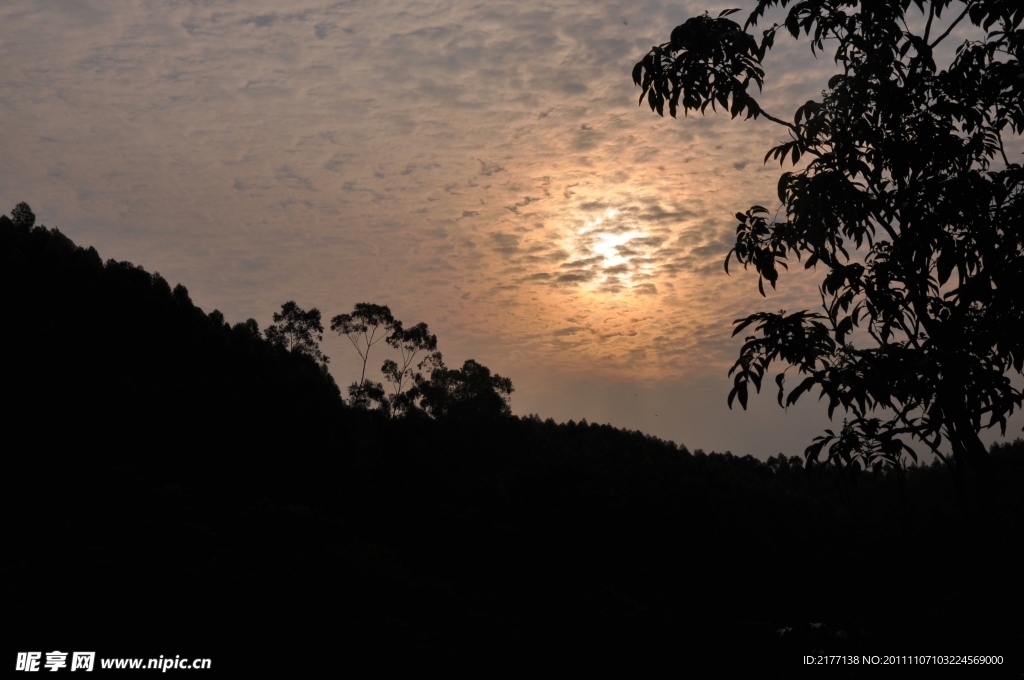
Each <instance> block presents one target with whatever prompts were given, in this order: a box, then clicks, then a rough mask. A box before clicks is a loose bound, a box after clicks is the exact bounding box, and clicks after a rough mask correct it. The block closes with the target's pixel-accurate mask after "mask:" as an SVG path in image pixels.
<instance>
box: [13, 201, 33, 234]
mask: <svg viewBox="0 0 1024 680" xmlns="http://www.w3.org/2000/svg"><path fill="white" fill-rule="evenodd" d="M11 218H12V220H13V222H14V226H16V227H17V228H18V229H21V230H22V231H28V230H29V229H31V228H32V226H33V225H34V224H35V223H36V215H35V213H34V212H32V208H30V207H28V203H25V202H21V203H19V204H18V205H16V206H14V210H12V211H11Z"/></svg>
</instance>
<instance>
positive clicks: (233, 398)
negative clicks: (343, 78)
mask: <svg viewBox="0 0 1024 680" xmlns="http://www.w3.org/2000/svg"><path fill="white" fill-rule="evenodd" d="M15 217H16V220H14V221H12V220H11V219H9V218H7V217H2V218H0V263H2V267H0V277H2V286H0V296H2V303H3V305H2V309H3V310H4V315H5V318H6V319H7V322H6V332H4V333H3V337H4V344H5V346H6V347H7V351H6V352H5V354H6V356H7V357H8V360H7V365H6V368H5V375H6V378H5V381H4V385H5V387H6V391H7V393H8V398H7V400H6V405H5V406H4V407H3V408H4V411H5V419H4V420H5V423H6V428H7V431H8V436H7V441H8V445H7V446H6V447H5V448H6V454H5V474H4V476H3V489H2V492H3V499H4V501H3V502H4V506H5V507H4V510H5V512H4V513H3V519H2V520H0V521H2V522H3V528H4V534H3V537H4V542H5V545H6V546H7V550H6V558H5V559H4V561H3V580H2V586H0V607H2V609H3V611H4V612H5V613H6V618H7V619H8V620H9V621H11V622H15V625H16V628H15V630H14V633H13V634H12V635H10V636H9V640H8V646H9V651H11V652H12V654H11V655H12V656H13V651H26V650H38V651H50V650H52V649H60V650H64V651H69V650H96V651H97V653H98V654H99V655H100V656H106V657H114V656H126V657H143V656H147V655H150V654H152V655H154V656H156V655H161V654H163V655H168V654H170V655H175V654H180V655H181V656H189V657H209V658H212V660H213V669H214V670H215V671H217V670H219V671H220V672H221V673H224V674H227V675H237V674H238V673H239V672H242V670H240V669H258V668H267V667H271V668H274V667H277V668H280V669H288V670H289V671H290V672H295V671H296V670H299V671H302V670H313V669H328V668H329V669H341V670H344V669H351V670H359V669H365V668H367V667H368V666H367V665H368V664H369V667H370V668H373V669H376V670H375V671H374V672H377V673H381V674H385V673H388V672H391V671H395V670H400V669H427V668H437V669H443V670H447V671H449V672H454V673H458V674H468V673H470V672H473V673H474V674H476V673H480V672H481V671H482V672H483V673H485V674H491V673H493V672H496V671H497V672H501V671H504V670H506V669H511V668H515V667H520V666H522V667H524V668H536V667H537V666H538V664H541V663H544V664H546V665H547V666H555V667H559V668H564V669H575V670H583V669H588V668H596V669H608V668H611V667H613V666H611V665H610V664H618V663H621V664H625V665H628V666H630V667H632V668H633V669H634V670H639V669H642V668H645V667H648V668H652V669H653V668H655V667H657V665H659V664H665V663H667V664H670V665H669V666H667V667H668V668H674V669H678V670H680V671H682V672H686V671H691V670H693V671H697V672H698V674H700V671H699V668H701V667H705V668H707V669H708V670H709V671H710V672H709V673H708V675H711V674H714V675H718V674H720V673H722V672H726V673H729V672H731V670H730V669H733V670H734V669H737V668H738V669H740V670H741V672H742V673H743V677H782V676H783V675H786V674H788V675H787V677H797V676H800V677H802V675H803V674H807V676H808V677H812V676H813V677H823V676H825V675H828V674H829V673H837V674H838V677H861V675H856V674H849V675H843V673H850V672H851V669H850V668H820V667H806V666H804V665H803V661H802V659H803V655H805V654H811V653H813V652H815V651H817V652H819V653H820V652H821V651H825V652H827V653H830V654H901V655H910V654H990V655H991V654H1001V655H1003V656H1004V657H1005V658H1006V663H1007V664H1010V663H1019V662H1020V654H1019V650H1021V649H1024V637H1022V632H1024V627H1022V624H1021V622H1020V619H1019V617H1016V618H1015V619H1014V620H1012V621H1004V619H1005V615H1007V614H1013V613H1014V612H1019V611H1020V605H1021V604H1022V600H1021V585H1020V578H1019V574H1018V573H1017V570H1018V567H1019V564H1020V559H1021V557H1022V548H1021V546H1022V545H1024V540H1022V526H1024V525H1022V522H1021V520H1022V515H1024V512H1022V506H1021V490H1022V489H1024V486H1022V481H1024V474H1022V466H1021V462H1022V461H1024V442H1021V441H1019V440H1018V442H1017V443H1015V444H1013V445H1008V446H1005V447H1002V448H1000V449H998V451H995V452H996V453H997V454H998V455H997V459H998V460H999V461H1001V462H1002V463H1003V464H1004V466H1003V467H1004V472H1003V474H1002V475H1001V476H1000V481H1001V483H1002V485H1003V486H1002V487H1001V488H1000V489H999V493H998V495H997V497H995V498H993V499H989V502H988V503H987V504H985V506H984V507H985V512H986V513H987V514H986V515H985V516H984V517H983V518H981V519H979V516H978V514H977V513H976V512H974V511H973V510H972V509H970V508H968V509H966V510H965V509H962V508H958V507H957V505H956V502H955V500H954V493H953V491H952V485H951V483H950V480H949V475H948V474H947V473H946V471H945V470H943V469H941V468H940V467H937V466H921V467H912V468H909V469H908V470H907V471H906V477H905V490H904V491H903V492H901V491H900V483H899V476H898V475H897V474H896V473H895V472H894V471H893V470H888V469H884V468H879V469H876V470H867V471H861V470H859V469H856V468H847V469H846V470H839V469H837V468H831V467H824V466H813V467H811V468H809V469H808V468H805V466H804V465H803V460H802V458H801V457H799V456H795V455H793V456H783V455H779V456H777V457H775V456H773V457H772V458H770V459H769V460H768V461H767V462H762V461H759V460H757V459H755V458H753V457H750V456H745V457H737V456H733V455H731V454H729V453H725V454H717V453H709V454H705V453H704V452H702V451H699V450H698V451H695V452H691V451H689V450H687V449H686V447H684V446H678V445H676V444H674V443H671V442H665V441H662V440H659V439H657V438H654V437H650V436H646V435H644V434H642V433H640V432H632V431H627V430H621V429H616V428H614V427H611V426H608V425H595V424H588V423H586V422H585V421H583V422H580V423H574V422H572V421H570V422H568V423H563V424H557V423H555V422H554V421H553V420H550V419H548V420H542V419H540V418H539V417H537V416H530V417H525V418H521V417H515V416H511V415H507V414H504V413H480V414H477V415H470V416H464V417H460V418H454V417H442V416H439V415H436V414H435V415H432V414H430V413H427V412H423V411H410V412H409V413H408V414H406V415H404V416H402V417H391V416H389V415H388V414H387V413H385V412H383V411H381V410H371V409H367V408H360V407H353V406H351V405H349V404H347V403H346V401H345V400H344V399H343V398H342V396H341V392H340V390H339V388H338V386H337V385H336V384H335V383H334V381H333V379H332V378H331V376H330V374H329V373H327V372H326V370H324V368H323V367H322V365H320V364H318V363H317V361H315V360H314V359H313V358H311V357H310V356H309V355H308V354H306V353H303V352H301V351H299V350H297V349H291V350H289V349H286V348H285V347H284V346H282V345H281V344H280V343H277V344H275V343H272V342H270V341H268V340H267V339H266V338H265V337H264V335H263V334H262V333H261V332H260V329H259V327H258V325H257V324H256V322H255V321H252V320H250V321H247V322H243V323H236V324H235V325H231V324H229V323H228V322H227V321H225V319H224V316H223V314H221V313H220V312H217V311H213V312H211V313H209V314H207V313H205V312H204V311H203V310H202V309H200V308H199V307H197V306H196V305H195V304H194V303H193V301H192V300H191V299H190V297H189V294H188V291H187V290H186V289H185V288H184V287H183V286H181V285H178V286H176V287H174V288H172V287H171V285H170V284H169V283H168V282H167V281H166V280H164V279H163V278H162V277H160V276H159V275H158V274H150V273H148V272H146V271H145V270H144V269H142V268H141V267H138V266H135V265H132V264H131V263H127V262H117V261H115V260H108V261H106V262H103V260H102V259H101V258H100V256H99V254H98V253H97V252H96V250H95V249H93V248H88V249H84V248H81V247H78V246H76V245H75V244H74V243H72V242H71V241H70V240H69V239H68V238H67V237H65V236H64V235H62V234H61V233H60V232H59V231H58V230H56V229H47V228H45V227H38V226H34V225H33V224H32V223H31V222H26V221H25V220H24V219H21V220H20V221H19V220H18V219H17V218H18V215H15ZM723 398H724V395H723ZM44 648H45V649H44ZM1006 668H1007V666H1004V667H1003V668H1002V670H1005V669H1006ZM863 670H864V669H863V668H861V669H860V671H863ZM956 670H959V671H962V670H964V669H956ZM361 672H363V673H365V671H364V670H361ZM869 677H874V675H870V676H869ZM957 677H962V676H959V675H958V676H957Z"/></svg>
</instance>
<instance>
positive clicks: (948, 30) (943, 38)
mask: <svg viewBox="0 0 1024 680" xmlns="http://www.w3.org/2000/svg"><path fill="white" fill-rule="evenodd" d="M972 4H973V3H971V2H968V3H967V6H966V7H964V11H963V12H961V13H960V16H958V17H957V18H956V21H954V22H953V23H952V24H950V25H949V28H947V29H946V32H945V33H943V34H942V35H940V36H939V37H938V38H936V39H935V42H933V43H932V44H931V45H929V46H928V47H930V48H932V49H935V46H936V45H938V44H939V43H940V42H942V41H943V40H945V38H946V36H947V35H949V34H950V32H951V31H952V30H953V29H954V28H956V25H957V24H959V23H960V20H961V19H963V18H964V17H965V16H967V12H968V10H970V9H971V5H972Z"/></svg>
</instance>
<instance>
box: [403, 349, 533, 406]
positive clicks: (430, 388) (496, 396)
mask: <svg viewBox="0 0 1024 680" xmlns="http://www.w3.org/2000/svg"><path fill="white" fill-rule="evenodd" d="M420 369H421V370H426V371H427V374H428V376H429V377H424V376H423V374H417V375H416V395H417V396H419V397H420V405H421V406H422V408H423V409H424V410H425V411H426V412H427V413H429V414H430V415H432V416H433V417H434V418H438V419H445V418H457V419H468V418H481V417H484V418H487V417H494V416H507V415H511V413H512V411H511V408H510V407H509V396H510V395H511V394H512V392H513V388H512V381H511V380H510V379H508V378H504V377H502V376H500V375H498V374H497V373H495V374H494V375H491V371H490V369H489V368H487V367H486V366H483V365H481V364H478V363H477V362H476V361H473V360H472V359H469V360H467V361H466V362H465V363H464V364H463V365H462V368H459V369H450V368H448V367H447V366H445V363H444V360H443V358H442V356H441V353H440V352H432V353H431V354H430V355H429V356H428V357H427V358H426V359H424V360H423V361H422V362H420Z"/></svg>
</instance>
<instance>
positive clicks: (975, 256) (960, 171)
mask: <svg viewBox="0 0 1024 680" xmlns="http://www.w3.org/2000/svg"><path fill="white" fill-rule="evenodd" d="M787 4H788V2H787V0H760V2H758V4H757V7H756V9H755V10H754V11H753V12H752V13H751V14H750V17H749V18H748V19H747V21H746V24H745V25H744V26H743V27H741V26H739V25H738V24H736V23H734V22H733V21H731V20H729V19H727V18H726V16H728V15H729V14H731V13H733V12H736V11H739V10H727V11H725V12H722V13H721V14H720V15H719V16H718V17H717V18H711V17H710V16H708V15H707V14H706V13H705V14H704V15H703V16H699V17H695V18H692V19H689V20H688V21H686V22H685V23H684V24H682V25H681V26H678V27H677V28H676V29H675V30H674V31H672V35H671V40H670V42H668V43H665V44H663V45H660V46H657V47H654V48H653V49H652V50H651V51H650V53H649V54H648V55H647V56H646V57H644V59H643V60H642V61H641V62H639V63H638V64H637V65H636V67H635V68H634V71H633V79H634V81H635V83H636V84H637V85H639V86H640V87H642V88H643V94H642V95H641V102H642V101H643V99H644V98H646V99H647V101H648V103H649V104H650V106H651V108H652V109H653V110H656V111H657V112H658V113H659V114H663V112H664V108H665V104H666V103H667V104H668V109H669V113H670V114H671V115H673V116H675V115H676V112H677V110H678V108H679V107H680V106H681V107H682V108H683V110H684V112H685V111H696V110H699V111H701V112H702V113H703V112H704V111H705V110H706V109H707V107H708V106H709V105H710V106H711V107H712V109H714V108H715V107H716V106H721V107H722V108H724V109H727V110H728V111H729V112H730V113H731V114H732V116H733V117H734V118H735V117H736V116H738V115H741V114H744V115H745V117H746V118H751V117H753V118H758V117H762V116H763V117H765V118H767V119H768V120H771V121H773V122H775V123H778V124H779V125H781V126H783V127H784V128H785V129H786V130H787V131H788V133H789V135H790V139H789V141H786V142H784V143H782V144H780V145H779V146H776V147H775V148H773V149H771V150H770V151H769V152H768V154H767V155H766V156H765V161H766V162H767V160H768V159H769V158H775V159H779V160H780V161H782V162H785V161H786V160H787V159H791V160H792V162H793V164H794V165H795V164H796V163H797V162H798V161H800V160H801V159H803V160H805V161H808V162H807V164H806V166H804V167H803V168H802V169H794V171H792V172H785V173H783V174H782V175H781V177H780V178H779V183H778V196H779V200H780V201H781V208H780V210H779V211H771V210H768V209H766V208H764V207H761V206H753V207H751V208H750V209H749V210H747V211H746V212H745V213H737V215H736V217H737V219H738V220H739V226H738V227H737V231H736V245H735V247H734V248H733V249H732V250H731V252H730V253H729V256H728V257H727V258H726V261H725V266H726V271H728V264H729V258H731V257H732V256H736V259H737V260H738V261H739V262H741V263H742V264H743V265H744V267H746V266H748V265H753V266H754V268H755V269H756V271H757V273H758V274H759V279H758V286H759V288H760V290H761V293H762V295H763V294H764V286H763V282H764V280H767V281H768V282H769V283H770V284H771V285H772V287H775V284H776V280H777V279H778V267H783V268H785V267H786V258H787V256H788V255H790V254H792V255H795V256H796V257H797V259H801V258H805V262H804V266H805V267H808V268H809V267H814V266H816V265H819V264H820V265H822V266H823V267H824V268H825V270H826V272H825V277H824V280H823V282H822V283H821V286H820V292H821V296H822V305H823V308H824V313H811V312H808V311H799V312H795V313H789V314H787V313H786V312H785V311H783V312H780V313H777V314H776V313H767V312H763V313H758V314H753V315H751V316H748V317H746V318H745V319H740V320H737V322H736V324H737V325H736V330H735V333H739V332H741V331H743V330H744V329H747V328H750V327H752V328H753V329H754V332H753V335H751V336H749V337H747V338H746V342H745V344H744V345H743V348H742V350H741V351H740V357H739V359H738V360H737V361H736V364H735V365H734V366H733V368H732V370H731V371H730V375H734V376H735V384H734V387H733V389H732V392H731V393H730V395H729V404H730V406H731V405H732V402H733V400H734V399H735V398H738V399H739V402H740V405H741V406H743V407H744V408H746V404H747V394H748V385H750V384H753V385H754V388H755V389H756V390H758V391H759V390H760V387H761V381H762V379H763V377H764V375H765V372H766V371H767V370H768V367H769V365H770V364H771V363H772V362H774V361H781V362H783V363H786V364H789V365H790V367H795V368H796V369H797V372H798V374H801V375H803V376H805V377H804V379H803V380H802V381H801V382H800V383H799V384H798V385H797V386H796V387H795V388H793V389H791V390H790V391H789V393H788V396H787V395H786V394H785V371H783V372H782V373H780V374H778V375H777V376H776V377H775V380H776V383H777V385H778V388H779V394H778V400H779V403H780V405H781V404H783V403H785V404H786V405H787V406H788V405H789V404H792V403H794V402H795V401H796V400H797V399H798V398H799V397H800V395H801V394H803V393H804V392H806V391H807V390H808V389H810V388H811V387H813V386H815V385H816V386H818V387H820V389H821V393H822V397H827V398H828V400H829V415H830V416H831V415H832V412H833V411H834V410H835V408H836V407H837V406H842V407H843V408H844V409H845V410H847V411H848V412H850V414H851V416H852V417H851V418H850V419H849V420H847V421H846V422H845V423H844V425H843V428H842V430H841V431H840V432H839V433H838V434H837V433H835V432H832V431H831V430H829V431H827V434H826V435H824V436H822V437H819V438H817V439H816V440H815V443H814V444H812V445H811V446H810V447H808V449H807V451H806V452H805V455H806V456H807V458H808V459H809V460H812V461H813V460H816V459H817V458H818V456H819V455H820V453H821V452H822V451H823V450H824V449H825V447H826V446H828V459H829V460H830V461H836V462H840V463H842V464H850V463H853V462H855V461H859V462H861V463H863V464H864V465H865V466H870V465H871V464H872V462H873V461H875V460H883V461H887V462H888V463H891V464H893V465H896V466H900V465H902V462H903V459H902V455H903V454H904V452H906V453H909V454H910V455H911V456H913V455H914V454H913V451H912V450H911V449H910V448H909V447H908V446H907V444H905V443H904V442H903V440H902V439H901V438H900V437H901V436H903V435H910V436H912V437H915V438H917V439H918V440H920V441H922V442H924V443H926V444H927V446H928V447H929V448H930V449H931V450H932V451H933V452H934V453H935V454H936V455H938V456H939V457H940V458H942V459H943V461H945V462H946V463H947V465H948V466H949V467H950V469H951V470H953V471H954V475H955V476H956V477H957V478H958V479H959V480H961V483H962V480H963V474H964V470H965V465H966V466H968V467H971V468H975V469H978V470H985V469H987V468H988V466H989V462H990V456H989V454H988V453H987V452H986V451H985V447H984V446H983V445H982V443H981V440H980V439H979V437H978V433H979V431H980V430H981V429H982V428H986V427H992V426H994V425H999V426H1000V428H1002V429H1003V430H1004V431H1005V427H1006V418H1007V416H1009V415H1010V414H1011V413H1013V411H1014V409H1015V408H1019V407H1020V406H1021V403H1022V395H1021V391H1020V390H1019V389H1018V388H1017V387H1015V386H1014V385H1012V384H1011V382H1010V380H1009V378H1008V377H1007V373H1009V372H1011V371H1015V372H1017V373H1021V372H1022V368H1024V344H1022V343H1024V296H1022V295H1021V290H1024V200H1022V192H1024V170H1022V168H1021V165H1020V164H1019V163H1011V162H1010V160H1009V158H1008V157H1007V155H1006V152H1005V148H1004V144H1003V139H1004V135H1007V134H1010V133H1011V132H1012V133H1013V134H1016V135H1019V134H1020V133H1021V132H1022V131H1024V69H1022V67H1021V62H1022V57H1024V31H1022V30H1021V29H1020V24H1021V21H1022V19H1024V5H1022V4H1021V3H1019V2H1011V1H1010V0H969V1H968V2H951V0H934V1H932V2H926V1H925V0H914V2H913V3H911V1H910V0H871V1H870V2H869V1H863V2H860V3H858V2H850V1H849V0H804V1H802V2H798V3H795V4H793V5H792V6H791V7H790V10H789V12H788V14H787V16H786V19H785V21H784V23H783V25H778V24H776V25H774V26H772V27H771V28H770V29H768V30H766V31H763V33H762V38H761V39H760V41H759V40H757V39H755V38H754V37H753V36H752V35H750V34H749V33H747V32H746V31H747V29H750V28H751V27H752V26H754V25H755V24H756V22H757V19H758V18H759V17H761V16H763V15H764V12H765V11H766V10H767V9H769V8H772V7H775V6H782V7H785V6H786V5H787ZM911 4H915V5H916V6H917V7H918V8H919V9H920V10H921V11H922V12H923V13H924V15H925V17H926V25H925V27H924V30H923V32H920V33H914V32H911V31H910V29H909V27H908V23H907V21H906V16H905V15H906V13H907V12H908V11H909V8H910V6H911ZM943 12H946V15H945V19H943ZM964 19H967V20H968V21H969V22H971V23H973V24H974V25H975V26H978V27H980V28H982V29H984V30H985V31H987V32H988V33H987V35H986V37H985V39H984V40H982V41H976V42H965V43H964V44H962V45H961V46H960V47H959V48H958V49H957V51H956V56H955V58H954V59H953V61H952V63H951V64H950V65H949V66H948V67H947V68H945V69H941V70H940V69H939V68H938V67H937V65H936V63H935V60H934V57H933V52H934V50H935V49H936V48H937V47H938V46H939V44H940V43H942V42H943V41H944V40H945V39H946V38H947V37H948V36H949V35H950V31H952V29H953V28H954V26H956V25H958V24H959V23H960V22H961V21H962V20H964ZM943 21H944V26H945V30H943V29H942V28H940V27H939V24H940V22H943ZM780 29H784V30H786V31H788V32H789V33H790V34H792V36H793V37H794V38H796V37H798V36H799V35H800V32H801V29H802V30H803V33H804V34H805V35H806V36H809V37H810V40H811V49H812V51H814V52H817V51H820V50H823V49H824V47H825V41H830V42H829V45H835V47H836V50H835V60H836V63H837V64H838V65H839V68H840V72H839V73H837V74H836V75H834V76H833V77H832V78H831V79H830V80H829V81H828V85H827V88H826V89H825V90H824V92H823V93H822V97H821V99H820V100H819V101H808V102H806V103H805V104H803V105H802V106H800V107H799V108H798V109H797V110H796V113H795V115H794V117H793V120H792V122H788V121H785V120H782V119H780V118H776V117H774V116H771V115H769V114H768V113H766V112H765V111H764V109H762V108H761V106H760V105H759V104H758V103H757V101H756V100H755V99H754V97H753V96H752V89H753V87H752V86H753V85H756V86H757V87H758V88H759V89H760V87H761V85H762V83H763V81H764V71H763V70H762V68H761V63H762V60H763V59H764V57H765V53H766V51H767V50H768V49H770V48H771V47H772V44H773V41H774V39H775V36H776V33H778V32H779V30H780ZM855 327H856V328H860V329H861V330H860V331H859V332H855V331H854V328H855ZM735 333H734V334H735ZM787 370H788V368H787ZM784 397H785V402H784V401H783V399H784ZM879 410H881V411H889V412H890V413H891V414H892V415H891V416H889V417H888V418H885V419H881V418H878V417H875V414H876V413H877V412H878V411H879ZM943 439H945V440H946V441H948V443H949V445H950V448H951V449H952V455H951V456H947V455H946V454H944V453H943V450H942V449H941V448H940V445H941V444H942V442H943ZM982 476H983V477H984V476H985V475H982ZM961 488H962V486H961Z"/></svg>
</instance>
